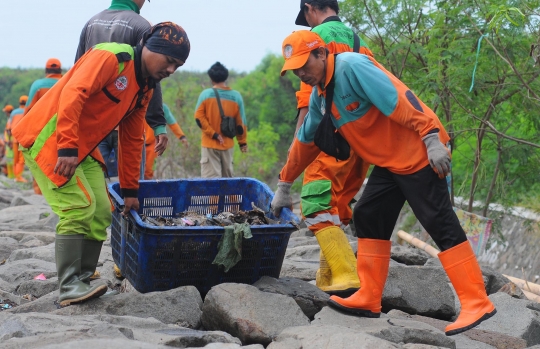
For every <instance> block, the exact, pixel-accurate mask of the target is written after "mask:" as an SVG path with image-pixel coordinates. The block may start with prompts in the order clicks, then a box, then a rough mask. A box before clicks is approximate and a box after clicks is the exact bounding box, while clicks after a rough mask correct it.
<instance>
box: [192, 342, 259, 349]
mask: <svg viewBox="0 0 540 349" xmlns="http://www.w3.org/2000/svg"><path fill="white" fill-rule="evenodd" d="M197 348H200V347H197ZM186 349H195V348H194V347H189V348H186ZM204 349H264V347H263V346H262V345H260V344H251V345H246V346H241V345H238V344H232V343H211V344H208V345H206V346H205V347H204Z"/></svg>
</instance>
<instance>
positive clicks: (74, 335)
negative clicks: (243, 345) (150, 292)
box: [0, 313, 240, 349]
mask: <svg viewBox="0 0 540 349" xmlns="http://www.w3.org/2000/svg"><path fill="white" fill-rule="evenodd" d="M99 339H107V340H109V341H111V343H112V344H118V343H115V342H114V340H126V339H127V340H130V344H129V345H127V346H125V347H126V348H132V347H135V348H139V347H140V348H148V346H146V345H145V344H144V343H148V344H151V346H150V347H151V348H154V347H158V348H159V347H161V345H164V346H167V347H169V348H170V347H177V348H186V347H203V346H205V345H207V344H210V343H232V344H236V345H239V344H240V340H239V339H238V338H234V337H232V336H231V335H229V334H227V333H224V332H217V331H214V332H203V331H194V330H191V329H187V328H182V327H179V326H176V325H167V324H163V323H161V322H160V321H158V320H156V319H152V318H145V319H143V318H137V317H131V316H112V315H91V316H70V317H67V316H60V315H54V314H37V313H28V314H6V313H0V342H1V343H2V345H1V347H2V348H17V349H18V348H25V349H26V348H29V349H32V348H42V347H44V346H47V345H50V346H51V347H54V348H56V347H55V346H54V345H55V344H56V345H58V344H60V343H69V342H73V343H74V345H75V346H74V347H75V348H80V347H81V346H79V345H78V343H79V342H83V343H84V342H85V341H93V342H94V343H101V344H103V346H99V348H111V349H112V348H115V349H116V348H119V347H115V346H113V345H108V344H107V342H102V341H99ZM75 343H76V344H75ZM123 347H124V346H121V347H120V348H123ZM88 348H91V346H88Z"/></svg>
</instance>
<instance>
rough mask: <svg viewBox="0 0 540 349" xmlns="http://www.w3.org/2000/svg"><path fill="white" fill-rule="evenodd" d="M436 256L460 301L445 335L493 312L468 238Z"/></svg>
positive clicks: (493, 313)
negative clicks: (459, 310)
mask: <svg viewBox="0 0 540 349" xmlns="http://www.w3.org/2000/svg"><path fill="white" fill-rule="evenodd" d="M439 259H440V260H441V263H442V265H443V267H444V270H445V271H446V274H448V277H449V278H450V281H451V282H452V285H453V286H454V289H455V290H456V293H457V295H458V298H459V301H460V302H461V312H460V313H459V316H458V318H457V320H456V322H454V323H453V324H450V325H448V326H446V329H445V332H446V335H447V336H452V335H455V334H458V333H461V332H465V331H467V330H469V329H471V328H473V327H475V326H478V325H479V324H480V323H481V322H482V321H484V320H487V319H489V318H490V317H492V316H493V315H495V313H497V310H496V309H495V306H494V305H493V303H491V300H490V299H489V298H488V296H487V293H486V288H485V286H484V279H483V278H482V271H481V270H480V266H479V265H478V261H477V260H476V257H475V255H474V252H473V250H472V248H471V244H470V243H469V242H468V241H465V242H462V243H461V244H459V245H457V246H454V247H452V248H451V249H449V250H446V251H444V252H441V253H439Z"/></svg>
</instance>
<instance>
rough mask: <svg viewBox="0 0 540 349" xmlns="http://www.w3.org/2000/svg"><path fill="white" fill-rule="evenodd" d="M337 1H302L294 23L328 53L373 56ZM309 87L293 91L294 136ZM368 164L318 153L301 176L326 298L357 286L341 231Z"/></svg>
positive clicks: (353, 262)
mask: <svg viewBox="0 0 540 349" xmlns="http://www.w3.org/2000/svg"><path fill="white" fill-rule="evenodd" d="M338 14H339V4H338V2H337V0H301V1H300V12H299V13H298V17H297V18H296V22H295V24H297V25H303V26H306V27H311V28H312V29H311V30H312V31H313V32H314V33H317V34H319V36H320V37H321V38H322V39H323V40H324V43H325V44H326V48H327V49H328V51H329V52H330V53H331V54H337V53H342V52H358V53H363V54H366V55H369V56H373V54H372V53H371V50H370V49H369V48H368V47H367V46H366V44H365V43H364V41H363V40H362V39H361V38H360V37H359V36H358V35H357V34H356V33H354V32H353V31H352V29H351V28H349V27H347V26H346V25H345V24H344V23H343V22H342V21H341V19H340V18H339V17H338ZM312 89H313V88H312V86H310V85H308V84H306V83H304V82H301V84H300V90H299V91H298V92H296V99H297V101H298V105H297V108H298V122H297V126H296V131H298V129H299V128H300V126H302V123H303V122H304V119H305V118H306V115H307V114H308V106H309V99H310V96H311V91H312ZM368 169H369V163H367V162H365V161H363V159H362V158H361V157H360V156H358V155H357V154H355V153H354V152H351V154H350V157H349V159H347V160H340V161H338V160H337V159H336V158H335V157H332V156H329V155H327V154H325V153H322V152H321V154H320V155H319V156H318V157H317V158H316V159H315V161H313V162H312V163H311V164H310V165H309V166H308V167H307V168H306V171H305V172H304V182H303V186H302V193H301V196H300V197H301V208H302V216H303V218H304V222H305V223H306V225H307V227H308V228H309V229H310V230H311V231H312V232H313V234H314V235H315V237H316V238H317V241H318V243H319V245H320V247H321V252H320V266H319V270H317V275H316V280H315V282H316V285H317V287H319V288H320V289H321V290H322V291H325V292H326V293H328V294H331V295H332V294H335V295H341V296H348V295H351V294H352V293H354V292H355V291H356V290H358V288H359V287H360V283H359V281H358V276H357V275H356V258H355V257H354V252H353V250H352V249H351V246H350V244H349V241H348V239H347V237H346V236H345V233H344V232H343V230H342V226H347V225H349V223H350V222H351V219H352V210H351V207H350V206H349V205H350V203H351V201H352V200H353V199H354V196H355V195H356V194H357V193H358V191H359V190H360V188H361V186H362V184H363V182H364V179H365V178H366V173H367V171H368Z"/></svg>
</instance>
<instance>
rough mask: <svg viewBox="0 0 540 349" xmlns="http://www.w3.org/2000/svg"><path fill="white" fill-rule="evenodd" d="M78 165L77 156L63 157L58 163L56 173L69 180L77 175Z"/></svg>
mask: <svg viewBox="0 0 540 349" xmlns="http://www.w3.org/2000/svg"><path fill="white" fill-rule="evenodd" d="M78 164H79V158H78V157H77V156H61V157H59V158H58V161H57V162H56V166H55V167H54V173H55V174H57V175H60V176H62V177H66V178H67V179H71V177H73V175H74V174H75V170H76V169H77V165H78Z"/></svg>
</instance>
